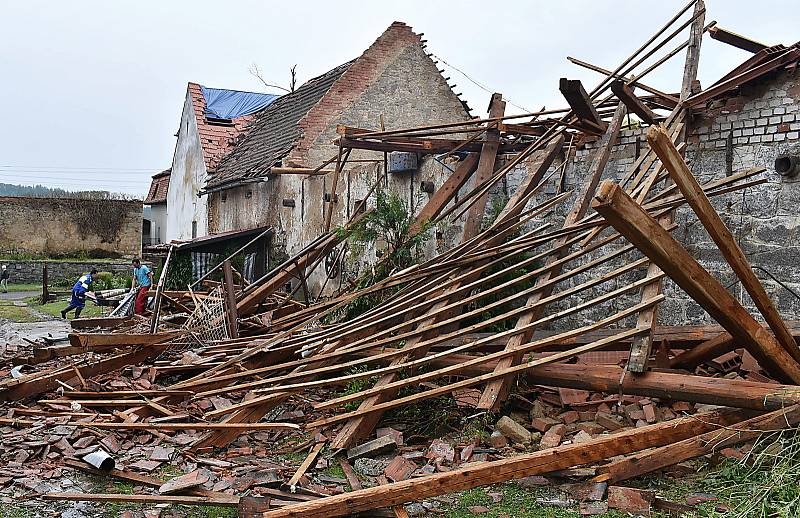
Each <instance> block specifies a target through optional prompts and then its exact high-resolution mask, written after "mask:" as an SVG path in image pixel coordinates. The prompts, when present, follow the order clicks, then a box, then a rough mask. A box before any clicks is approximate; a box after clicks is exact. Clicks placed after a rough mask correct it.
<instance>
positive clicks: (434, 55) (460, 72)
mask: <svg viewBox="0 0 800 518" xmlns="http://www.w3.org/2000/svg"><path fill="white" fill-rule="evenodd" d="M431 56H433V57H434V58H436V60H437V61H441V62H442V63H444V64H445V65H447V66H448V67H450V68H452V69H453V70H455V71H456V72H458V73H459V74H461V75H462V76H464V77H465V78H466V79H467V81H469V82H470V83H472V84H474V85H475V86H477V87H478V88H480V89H481V90H484V91H485V92H487V93H490V94H493V93H495V92H496V91H497V90H492V89H491V88H489V87H487V86H486V85H484V84H483V83H481V82H479V81H477V80H476V79H473V78H472V77H470V76H469V74H467V73H466V72H464V71H463V70H461V69H460V68H458V67H456V66H454V65H451V64H450V63H448V62H447V61H445V60H444V59H442V58H441V57H439V56H437V55H436V54H434V53H433V52H431ZM503 100H504V101H506V102H507V103H508V104H510V105H511V106H515V107H517V108H519V109H520V110H524V111H525V112H528V113H530V112H531V111H532V110H529V109H528V108H525V107H524V106H520V105H519V104H516V103H514V102H512V101H511V99H509V98H508V97H506V96H505V95H504V96H503Z"/></svg>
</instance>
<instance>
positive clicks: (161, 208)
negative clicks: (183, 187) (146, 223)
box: [150, 203, 167, 243]
mask: <svg viewBox="0 0 800 518" xmlns="http://www.w3.org/2000/svg"><path fill="white" fill-rule="evenodd" d="M150 239H151V240H152V242H153V243H164V242H166V239H167V205H166V204H165V203H161V204H158V205H150Z"/></svg>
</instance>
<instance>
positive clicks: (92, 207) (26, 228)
mask: <svg viewBox="0 0 800 518" xmlns="http://www.w3.org/2000/svg"><path fill="white" fill-rule="evenodd" d="M0 222H1V223H2V224H0V254H4V253H6V254H7V253H27V254H37V255H45V256H51V257H52V256H61V257H70V256H72V257H74V256H79V255H83V254H87V253H88V254H92V255H96V256H98V257H134V256H137V255H139V253H140V251H141V247H142V202H141V201H123V200H77V199H68V198H16V197H0Z"/></svg>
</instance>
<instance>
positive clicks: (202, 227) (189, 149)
mask: <svg viewBox="0 0 800 518" xmlns="http://www.w3.org/2000/svg"><path fill="white" fill-rule="evenodd" d="M207 174H208V173H207V171H206V165H205V162H204V161H203V149H202V147H201V145H200V136H199V134H198V132H197V120H196V119H195V114H194V107H193V106H192V99H191V96H190V94H189V92H188V91H187V93H186V99H185V101H184V103H183V113H182V114H181V127H180V129H179V130H178V141H177V143H176V144H175V156H174V157H173V159H172V174H171V175H170V179H169V191H168V193H167V215H166V218H167V225H166V239H165V241H171V240H173V239H191V238H192V222H193V221H194V222H196V225H197V236H198V237H199V236H204V235H206V234H208V205H207V204H208V197H207V196H203V197H198V196H197V193H198V192H199V191H200V189H201V188H202V187H203V186H204V185H205V183H206V177H207Z"/></svg>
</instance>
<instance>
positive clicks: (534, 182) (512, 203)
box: [495, 135, 564, 223]
mask: <svg viewBox="0 0 800 518" xmlns="http://www.w3.org/2000/svg"><path fill="white" fill-rule="evenodd" d="M563 146H564V135H559V136H558V137H557V138H556V139H555V140H553V142H552V143H550V145H548V146H547V147H546V148H545V149H544V151H542V153H541V154H540V155H539V156H538V158H537V160H536V161H535V162H533V163H532V164H530V165H529V166H528V174H527V175H526V176H525V179H524V180H522V182H521V183H520V184H519V186H518V187H517V190H516V191H514V194H512V195H511V197H509V199H508V202H506V206H505V207H504V208H503V210H501V211H500V214H498V215H497V218H496V219H495V222H496V223H502V222H507V221H509V220H511V219H512V218H516V217H517V216H519V214H520V213H521V212H522V210H523V209H524V208H525V204H526V203H527V201H528V198H529V195H530V193H531V192H533V190H534V189H536V188H537V187H538V186H539V185H540V183H541V181H542V179H543V178H544V175H545V174H546V173H547V170H548V169H550V166H551V165H552V163H553V161H554V160H555V159H556V157H557V156H558V154H559V153H561V148H562V147H563Z"/></svg>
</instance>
